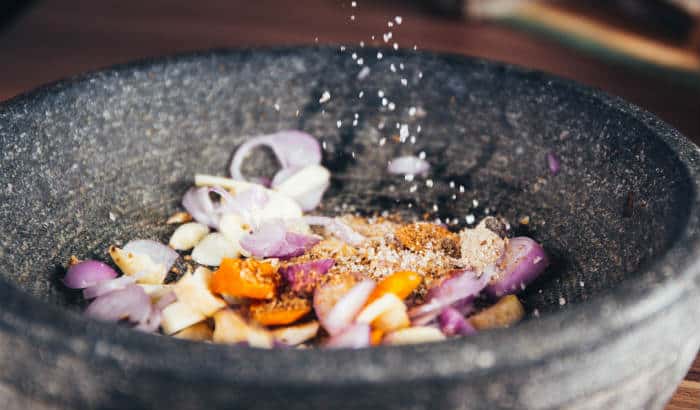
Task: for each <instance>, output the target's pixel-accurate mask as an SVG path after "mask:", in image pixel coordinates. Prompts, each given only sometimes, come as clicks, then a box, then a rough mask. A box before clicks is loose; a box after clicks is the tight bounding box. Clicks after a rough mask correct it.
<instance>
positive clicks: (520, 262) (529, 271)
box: [486, 236, 549, 297]
mask: <svg viewBox="0 0 700 410" xmlns="http://www.w3.org/2000/svg"><path fill="white" fill-rule="evenodd" d="M547 266H549V258H548V257H547V253H546V252H545V251H544V249H543V248H542V246H541V245H540V244H538V243H537V242H535V241H534V240H533V239H531V238H528V237H525V236H519V237H517V238H512V239H510V240H509V241H508V244H507V245H506V252H505V254H504V255H503V260H502V261H501V262H500V263H499V267H500V268H501V269H500V272H498V274H497V275H496V276H494V278H493V281H492V282H491V283H490V284H489V285H488V286H487V287H486V292H487V293H488V294H489V295H491V296H494V297H500V296H504V295H508V294H512V293H516V292H519V291H521V290H523V289H525V287H526V286H527V285H528V284H530V282H532V281H533V280H535V278H537V277H538V276H539V275H540V274H541V273H542V272H544V270H545V269H546V268H547Z"/></svg>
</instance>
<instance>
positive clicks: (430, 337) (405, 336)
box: [384, 326, 445, 345]
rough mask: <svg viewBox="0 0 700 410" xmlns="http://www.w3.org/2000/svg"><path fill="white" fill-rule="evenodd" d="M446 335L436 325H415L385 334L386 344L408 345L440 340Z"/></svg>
mask: <svg viewBox="0 0 700 410" xmlns="http://www.w3.org/2000/svg"><path fill="white" fill-rule="evenodd" d="M441 340H445V335H443V334H442V332H440V330H438V329H436V328H434V327H426V326H414V327H407V328H405V329H401V330H396V331H394V332H391V333H388V334H387V335H386V336H384V344H389V345H408V344H417V343H428V342H439V341H441Z"/></svg>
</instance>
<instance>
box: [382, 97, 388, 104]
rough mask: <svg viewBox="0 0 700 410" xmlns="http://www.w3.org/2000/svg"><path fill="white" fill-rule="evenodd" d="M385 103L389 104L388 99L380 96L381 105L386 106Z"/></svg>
mask: <svg viewBox="0 0 700 410" xmlns="http://www.w3.org/2000/svg"><path fill="white" fill-rule="evenodd" d="M387 104H389V100H387V99H386V98H382V105H383V106H386V105H387Z"/></svg>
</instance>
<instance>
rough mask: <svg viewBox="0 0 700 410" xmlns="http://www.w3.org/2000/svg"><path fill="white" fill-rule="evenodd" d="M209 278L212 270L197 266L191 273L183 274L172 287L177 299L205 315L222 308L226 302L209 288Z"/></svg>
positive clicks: (207, 315)
mask: <svg viewBox="0 0 700 410" xmlns="http://www.w3.org/2000/svg"><path fill="white" fill-rule="evenodd" d="M211 278H212V272H211V271H210V270H209V269H207V268H203V267H199V268H197V270H195V271H194V273H192V274H189V273H187V274H185V275H184V276H183V277H182V278H180V280H179V281H178V282H177V284H175V286H174V288H173V291H174V292H175V295H176V296H177V300H178V301H179V302H181V303H184V304H186V305H189V306H190V307H191V308H192V309H193V310H195V311H196V312H199V313H201V314H202V315H204V316H205V317H209V316H211V315H213V314H214V313H215V312H216V311H217V310H219V309H222V308H224V307H225V306H226V303H225V302H224V301H223V300H222V299H221V298H218V297H216V296H214V295H213V294H212V293H211V291H210V290H209V286H210V283H211Z"/></svg>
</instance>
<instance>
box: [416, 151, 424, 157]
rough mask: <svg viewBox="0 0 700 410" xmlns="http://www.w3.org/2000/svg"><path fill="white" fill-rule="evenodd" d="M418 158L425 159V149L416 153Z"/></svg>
mask: <svg viewBox="0 0 700 410" xmlns="http://www.w3.org/2000/svg"><path fill="white" fill-rule="evenodd" d="M418 158H420V159H425V151H421V152H419V153H418Z"/></svg>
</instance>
